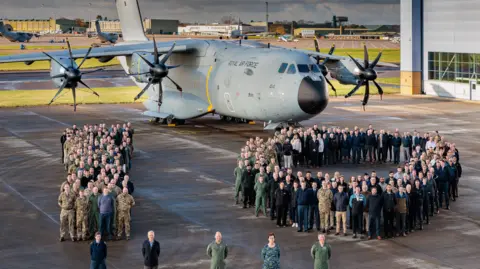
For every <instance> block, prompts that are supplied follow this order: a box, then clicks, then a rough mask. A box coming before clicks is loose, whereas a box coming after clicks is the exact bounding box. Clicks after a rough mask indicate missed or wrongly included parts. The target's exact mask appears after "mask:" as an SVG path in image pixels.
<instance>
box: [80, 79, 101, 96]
mask: <svg viewBox="0 0 480 269" xmlns="http://www.w3.org/2000/svg"><path fill="white" fill-rule="evenodd" d="M79 83H80V84H82V85H83V86H85V87H86V88H87V89H89V90H91V91H92V92H93V94H95V95H96V96H97V97H100V95H98V93H97V92H96V91H94V90H92V89H91V88H90V87H88V85H87V84H85V83H84V82H83V81H81V80H80V81H79Z"/></svg>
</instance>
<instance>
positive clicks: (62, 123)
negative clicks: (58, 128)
mask: <svg viewBox="0 0 480 269" xmlns="http://www.w3.org/2000/svg"><path fill="white" fill-rule="evenodd" d="M23 110H24V111H27V112H30V113H33V114H34V115H35V116H39V117H40V118H43V119H46V120H49V121H53V122H56V123H58V124H61V125H63V126H68V127H70V126H71V125H70V124H66V123H65V122H61V121H59V120H56V119H52V118H49V117H47V116H44V115H40V114H38V113H35V112H33V111H30V110H26V109H23Z"/></svg>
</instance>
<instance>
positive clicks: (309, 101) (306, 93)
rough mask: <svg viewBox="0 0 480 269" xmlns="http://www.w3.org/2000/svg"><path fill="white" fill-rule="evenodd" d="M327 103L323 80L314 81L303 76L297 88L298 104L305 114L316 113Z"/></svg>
mask: <svg viewBox="0 0 480 269" xmlns="http://www.w3.org/2000/svg"><path fill="white" fill-rule="evenodd" d="M327 104H328V95H327V88H326V86H325V81H323V80H321V81H315V80H312V78H310V77H305V78H303V80H302V82H301V83H300V88H299V89H298V105H299V106H300V108H301V109H302V110H303V112H305V113H307V114H312V115H316V114H318V113H320V112H322V111H323V110H324V109H325V108H326V107H327Z"/></svg>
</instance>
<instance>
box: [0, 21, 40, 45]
mask: <svg viewBox="0 0 480 269" xmlns="http://www.w3.org/2000/svg"><path fill="white" fill-rule="evenodd" d="M0 33H1V34H2V36H3V37H5V38H6V39H8V40H9V41H10V42H29V41H30V39H32V37H33V34H31V33H23V32H14V31H7V30H6V29H5V27H4V25H3V22H1V21H0Z"/></svg>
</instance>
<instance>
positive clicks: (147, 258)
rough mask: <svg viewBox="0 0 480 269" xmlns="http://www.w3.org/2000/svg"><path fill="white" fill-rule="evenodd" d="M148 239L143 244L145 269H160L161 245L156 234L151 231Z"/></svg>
mask: <svg viewBox="0 0 480 269" xmlns="http://www.w3.org/2000/svg"><path fill="white" fill-rule="evenodd" d="M147 236H148V239H147V240H145V241H144V242H143V246H142V255H143V260H144V262H143V264H144V266H143V269H157V268H158V256H160V243H158V241H157V240H155V232H154V231H149V232H148V234H147Z"/></svg>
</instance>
